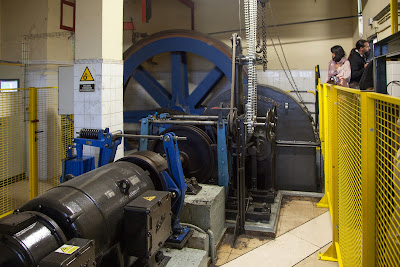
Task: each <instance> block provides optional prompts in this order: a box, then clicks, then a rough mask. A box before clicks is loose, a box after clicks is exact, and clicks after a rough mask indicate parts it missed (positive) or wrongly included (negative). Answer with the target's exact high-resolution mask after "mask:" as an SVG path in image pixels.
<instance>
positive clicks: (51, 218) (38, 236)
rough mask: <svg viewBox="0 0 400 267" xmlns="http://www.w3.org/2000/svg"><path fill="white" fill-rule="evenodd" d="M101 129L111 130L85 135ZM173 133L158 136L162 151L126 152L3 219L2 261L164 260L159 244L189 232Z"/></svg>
mask: <svg viewBox="0 0 400 267" xmlns="http://www.w3.org/2000/svg"><path fill="white" fill-rule="evenodd" d="M83 131H84V132H87V131H88V130H83ZM103 133H105V135H106V139H107V136H110V137H111V133H109V132H108V131H102V130H97V134H94V135H93V136H88V135H87V134H84V135H83V136H85V137H86V138H89V139H87V140H91V141H93V142H94V141H96V140H98V137H99V135H100V136H102V134H103ZM117 134H118V133H115V134H114V135H115V136H116V135H117ZM153 137H154V136H153ZM149 138H151V137H149ZM156 138H159V137H156ZM177 139H178V137H177V136H175V134H174V133H168V134H165V135H164V136H163V137H162V141H163V144H164V149H165V151H164V153H165V155H166V158H163V157H161V156H160V154H157V153H154V152H151V151H143V152H138V153H135V154H132V155H130V156H129V157H125V158H122V159H120V160H118V161H117V162H114V163H109V164H107V165H105V166H102V167H100V168H97V169H95V170H93V171H90V172H87V173H85V174H83V175H80V176H79V177H76V178H73V179H71V180H70V181H67V182H65V183H62V184H61V185H59V186H57V187H54V188H52V189H50V190H48V191H47V192H45V193H43V194H42V195H40V196H38V197H36V198H34V199H32V200H31V201H29V202H28V203H26V204H25V205H24V206H23V207H21V208H20V209H19V210H17V211H15V212H14V213H13V214H11V215H8V216H6V217H4V218H2V219H1V220H0V266H38V265H40V266H89V265H93V264H96V263H97V265H99V266H130V265H131V264H132V263H134V262H140V265H139V266H143V265H146V263H148V264H149V266H153V265H157V266H162V265H165V263H166V262H167V261H168V258H167V257H164V256H163V255H162V253H161V252H160V251H159V249H160V248H161V247H162V246H163V245H164V243H165V242H168V243H170V244H172V245H174V244H175V246H182V245H183V244H184V243H185V242H186V240H187V239H188V237H189V236H190V234H191V231H190V230H189V228H185V227H182V226H181V225H180V222H179V215H180V212H181V209H182V206H183V201H184V197H185V192H186V184H185V180H184V176H183V171H182V165H181V161H180V157H179V151H178V147H177ZM80 141H82V140H80ZM77 143H80V142H79V141H78V142H77Z"/></svg>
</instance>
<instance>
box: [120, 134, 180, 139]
mask: <svg viewBox="0 0 400 267" xmlns="http://www.w3.org/2000/svg"><path fill="white" fill-rule="evenodd" d="M114 136H115V137H125V138H147V139H153V140H162V139H163V136H162V135H140V134H121V133H117V134H115V135H114ZM173 139H174V140H181V141H185V140H187V137H181V136H174V138H173Z"/></svg>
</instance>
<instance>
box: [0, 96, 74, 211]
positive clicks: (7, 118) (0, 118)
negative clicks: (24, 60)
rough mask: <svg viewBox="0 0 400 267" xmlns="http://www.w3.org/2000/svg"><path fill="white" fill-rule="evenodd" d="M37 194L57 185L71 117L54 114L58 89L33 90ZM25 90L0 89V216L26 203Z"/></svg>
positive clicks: (30, 181)
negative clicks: (35, 95) (34, 94)
mask: <svg viewBox="0 0 400 267" xmlns="http://www.w3.org/2000/svg"><path fill="white" fill-rule="evenodd" d="M35 90H37V108H36V110H37V130H36V131H37V133H36V135H35V136H36V143H37V150H38V157H37V165H38V193H39V194H41V193H43V192H45V191H46V190H48V189H50V188H51V187H54V186H56V185H58V184H59V183H60V177H61V174H62V161H63V160H64V159H65V158H66V156H67V149H68V146H70V145H72V140H73V136H74V134H73V132H74V122H73V115H61V116H60V115H58V90H57V89H56V88H37V89H35ZM28 91H29V90H23V89H21V90H0V217H2V216H4V215H6V214H7V213H9V212H12V211H13V210H15V209H16V208H18V207H20V206H21V205H23V204H24V203H25V202H26V201H28V200H29V188H30V184H33V180H34V179H28V176H29V174H28V173H29V172H28V168H29V166H28V162H30V161H29V159H28V157H29V153H28V152H29V145H28V143H29V142H28V130H27V129H28V124H29V123H30V121H29V119H28V118H29V113H28V112H27V111H28V109H27V107H28V106H29V102H30V101H29V97H28V95H29V94H28Z"/></svg>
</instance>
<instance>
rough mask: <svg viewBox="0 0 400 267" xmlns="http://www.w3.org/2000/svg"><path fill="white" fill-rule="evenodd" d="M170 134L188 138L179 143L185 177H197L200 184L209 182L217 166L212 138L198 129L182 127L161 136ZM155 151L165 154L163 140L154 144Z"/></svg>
mask: <svg viewBox="0 0 400 267" xmlns="http://www.w3.org/2000/svg"><path fill="white" fill-rule="evenodd" d="M170 132H173V133H175V134H176V135H177V136H182V137H186V138H187V140H185V141H178V148H179V153H180V156H181V160H182V167H183V172H184V174H185V177H186V178H191V177H196V179H197V181H198V182H199V183H204V182H206V181H207V180H209V179H210V177H211V175H212V173H213V170H214V168H215V164H216V158H215V155H214V153H213V150H212V148H211V144H212V141H211V139H210V137H209V136H208V135H207V134H206V133H205V132H204V131H203V130H201V129H200V128H198V127H195V126H181V125H176V126H172V127H170V128H168V129H167V130H165V131H164V132H162V133H161V134H166V133H170ZM153 151H154V152H157V153H160V154H161V155H164V154H165V152H164V146H163V143H162V141H161V140H159V141H157V142H156V143H155V144H154V147H153Z"/></svg>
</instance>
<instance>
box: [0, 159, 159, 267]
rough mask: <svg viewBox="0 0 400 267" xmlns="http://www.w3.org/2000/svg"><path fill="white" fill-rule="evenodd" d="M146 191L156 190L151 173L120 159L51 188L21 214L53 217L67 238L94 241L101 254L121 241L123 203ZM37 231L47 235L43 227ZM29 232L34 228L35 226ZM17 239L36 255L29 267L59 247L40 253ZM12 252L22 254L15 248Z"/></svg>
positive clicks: (28, 252) (31, 202)
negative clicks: (31, 212) (32, 213)
mask: <svg viewBox="0 0 400 267" xmlns="http://www.w3.org/2000/svg"><path fill="white" fill-rule="evenodd" d="M147 190H154V184H153V182H152V180H151V178H150V176H149V173H148V172H147V171H144V170H143V169H142V168H140V167H138V166H137V165H135V164H133V163H130V162H126V161H119V162H114V163H110V164H108V165H105V166H103V167H100V168H98V169H95V170H93V171H91V172H88V173H86V174H83V175H81V176H79V177H76V178H75V179H72V180H70V181H68V182H66V183H64V184H62V185H59V186H57V187H54V188H52V189H50V190H48V191H47V192H45V193H44V194H42V195H40V196H38V197H36V198H34V199H32V200H31V201H29V202H28V203H26V204H25V205H24V206H23V207H22V208H21V209H20V211H21V213H26V212H30V211H34V212H37V214H40V216H42V217H46V218H47V217H49V220H51V219H52V220H51V221H53V220H54V224H55V225H58V226H59V228H60V229H61V231H62V232H61V231H60V232H61V234H62V233H64V234H65V237H66V239H67V240H69V239H71V238H73V237H80V238H85V239H92V240H94V241H95V248H96V255H97V257H101V256H102V255H103V254H105V253H107V251H108V250H109V249H110V248H111V247H112V246H113V245H115V244H116V243H117V242H118V239H119V237H120V236H119V235H120V234H121V233H120V229H121V228H122V219H123V209H124V206H126V204H128V203H129V202H131V201H132V200H133V199H135V198H136V197H138V196H139V195H141V194H142V193H144V192H146V191H147ZM9 216H16V214H12V215H9ZM6 218H7V217H6ZM50 218H51V219H50ZM26 224H27V226H26V227H25V229H24V231H25V230H26V229H28V228H32V224H28V223H26ZM33 224H36V222H34V223H33ZM57 229H58V228H57ZM36 230H37V231H41V233H42V234H44V236H48V235H47V234H46V233H45V231H44V230H43V227H42V228H41V229H39V228H38V229H36ZM30 231H31V232H32V231H35V229H34V228H32V229H31V230H30ZM6 235H7V233H4V232H2V231H1V229H0V237H1V236H3V237H4V236H6ZM8 235H10V233H9V234H8ZM35 235H36V236H38V233H34V232H32V233H30V236H31V237H33V236H35ZM46 238H47V237H46ZM15 240H16V241H15V242H17V243H18V242H19V243H20V246H21V247H26V254H31V255H33V256H32V257H33V258H34V261H33V262H32V263H31V264H27V266H30V265H35V266H36V265H37V264H38V262H39V261H40V260H41V259H42V258H43V257H44V256H45V255H46V253H47V254H48V253H50V252H52V251H54V249H56V248H57V247H58V246H60V244H57V245H58V246H57V245H54V246H55V248H54V246H51V247H50V246H48V247H47V246H42V249H41V250H40V252H39V251H36V250H34V249H33V247H37V246H33V247H31V246H30V244H25V242H27V243H29V242H30V241H29V240H30V239H19V238H16V239H15ZM64 241H65V240H64ZM64 241H63V242H64ZM0 243H1V241H0ZM3 246H4V244H3ZM3 252H4V253H5V254H7V255H9V254H10V251H8V252H6V249H4V250H1V251H0V265H1V263H2V258H3V255H2V254H3ZM13 253H15V254H20V253H19V252H16V251H14V252H13ZM11 254H12V253H11Z"/></svg>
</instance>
